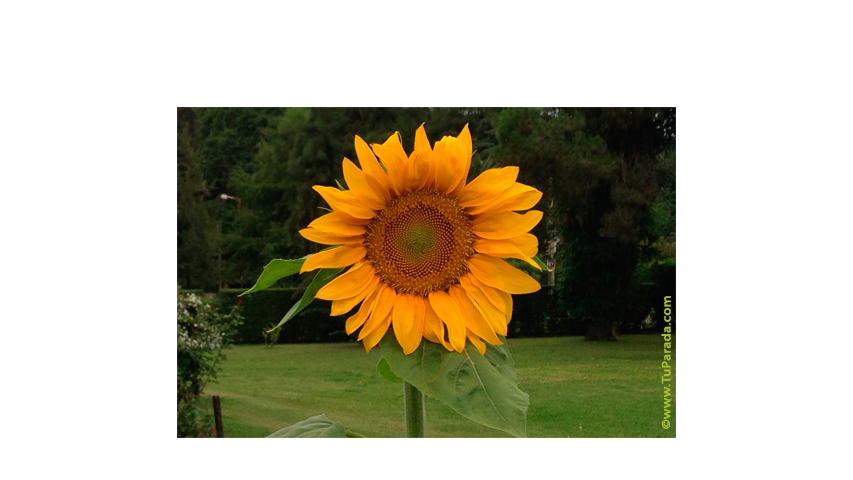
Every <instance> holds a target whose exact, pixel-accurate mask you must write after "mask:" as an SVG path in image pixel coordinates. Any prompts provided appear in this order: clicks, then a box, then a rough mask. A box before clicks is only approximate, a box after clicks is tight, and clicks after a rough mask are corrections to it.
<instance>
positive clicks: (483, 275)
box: [468, 253, 542, 295]
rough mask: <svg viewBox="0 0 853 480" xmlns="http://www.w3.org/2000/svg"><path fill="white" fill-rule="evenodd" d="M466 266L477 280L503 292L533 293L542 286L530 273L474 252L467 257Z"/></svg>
mask: <svg viewBox="0 0 853 480" xmlns="http://www.w3.org/2000/svg"><path fill="white" fill-rule="evenodd" d="M468 268H469V269H470V270H471V273H472V274H473V275H474V276H475V277H476V278H477V280H479V281H481V282H483V283H485V284H486V285H489V286H490V287H494V288H497V289H498V290H503V291H505V292H509V293H514V294H516V295H517V294H522V293H533V292H536V291H538V290H539V289H540V288H542V286H541V285H539V282H537V281H536V280H534V279H533V277H531V276H530V275H528V274H526V273H524V272H522V271H521V270H518V269H516V268H515V267H513V266H511V265H510V264H508V263H506V262H505V261H503V260H501V259H499V258H494V257H490V256H488V255H483V254H482V253H475V254H474V255H471V256H470V257H469V258H468Z"/></svg>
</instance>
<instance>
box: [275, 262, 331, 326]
mask: <svg viewBox="0 0 853 480" xmlns="http://www.w3.org/2000/svg"><path fill="white" fill-rule="evenodd" d="M343 271H344V269H343V268H322V269H320V271H318V272H317V275H315V276H314V279H313V280H311V284H310V285H308V288H306V289H305V293H303V294H302V298H301V299H300V300H299V301H298V302H297V303H295V304H294V305H293V306H292V307H290V310H288V311H287V313H286V314H284V318H282V319H281V321H280V322H278V325H276V326H275V327H273V328H271V329H270V330H275V329H276V328H279V327H281V326H282V325H284V324H285V323H287V322H289V321H290V319H292V318H293V317H295V316H296V314H298V313H299V312H301V311H302V310H303V309H305V307H307V306H308V305H310V304H311V302H313V301H314V297H315V296H316V295H317V292H318V291H320V289H321V288H323V287H324V286H325V285H326V284H327V283H329V282H331V281H332V279H334V278H335V277H337V276H338V274H339V273H341V272H343Z"/></svg>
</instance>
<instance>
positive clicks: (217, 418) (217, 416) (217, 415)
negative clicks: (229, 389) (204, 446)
mask: <svg viewBox="0 0 853 480" xmlns="http://www.w3.org/2000/svg"><path fill="white" fill-rule="evenodd" d="M213 421H214V422H216V438H224V437H225V432H223V431H222V405H221V404H220V403H219V396H218V395H215V396H214V397H213Z"/></svg>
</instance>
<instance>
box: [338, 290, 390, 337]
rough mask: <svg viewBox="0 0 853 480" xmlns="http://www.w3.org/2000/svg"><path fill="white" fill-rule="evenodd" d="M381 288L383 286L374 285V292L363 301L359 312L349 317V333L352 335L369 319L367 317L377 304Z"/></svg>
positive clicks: (347, 325)
mask: <svg viewBox="0 0 853 480" xmlns="http://www.w3.org/2000/svg"><path fill="white" fill-rule="evenodd" d="M381 288H382V287H381V286H379V285H377V286H376V287H374V288H373V292H371V293H370V295H369V296H368V297H367V299H366V300H365V301H363V302H362V303H361V307H360V308H359V309H358V313H356V314H355V315H353V316H351V317H349V318H348V319H347V323H346V331H347V335H352V332H354V331H356V330H358V327H360V326H362V325H364V322H365V321H366V320H367V317H368V316H370V313H371V312H372V311H373V308H374V307H375V306H376V299H377V298H379V291H380V290H381Z"/></svg>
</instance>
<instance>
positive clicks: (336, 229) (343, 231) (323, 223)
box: [308, 212, 369, 237]
mask: <svg viewBox="0 0 853 480" xmlns="http://www.w3.org/2000/svg"><path fill="white" fill-rule="evenodd" d="M349 218H352V217H349ZM347 220H348V219H347V218H346V217H343V216H342V215H341V214H340V213H338V212H330V213H327V214H325V215H323V216H322V217H319V218H316V219H314V221H313V222H311V223H309V224H308V226H309V227H313V228H316V229H317V230H322V231H324V232H328V233H334V234H337V235H340V236H342V237H353V236H356V235H364V232H366V231H367V227H365V226H364V225H353V224H351V223H349V222H348V221H347ZM368 221H369V220H368Z"/></svg>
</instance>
